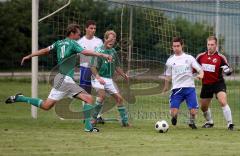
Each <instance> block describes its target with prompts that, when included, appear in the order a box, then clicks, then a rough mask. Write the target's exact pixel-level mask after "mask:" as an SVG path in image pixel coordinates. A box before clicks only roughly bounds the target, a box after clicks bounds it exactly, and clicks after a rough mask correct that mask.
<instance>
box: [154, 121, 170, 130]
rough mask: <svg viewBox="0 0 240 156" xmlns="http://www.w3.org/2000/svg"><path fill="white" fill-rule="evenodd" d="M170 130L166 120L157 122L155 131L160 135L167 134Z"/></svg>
mask: <svg viewBox="0 0 240 156" xmlns="http://www.w3.org/2000/svg"><path fill="white" fill-rule="evenodd" d="M168 128H169V125H168V123H167V121H165V120H161V121H157V122H156V124H155V129H156V131H157V132H159V133H166V132H167V131H168Z"/></svg>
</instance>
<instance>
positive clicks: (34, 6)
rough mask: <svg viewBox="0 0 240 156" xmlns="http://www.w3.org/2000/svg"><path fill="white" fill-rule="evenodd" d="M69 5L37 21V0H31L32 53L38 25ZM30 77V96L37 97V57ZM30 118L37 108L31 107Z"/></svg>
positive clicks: (35, 48) (35, 115)
mask: <svg viewBox="0 0 240 156" xmlns="http://www.w3.org/2000/svg"><path fill="white" fill-rule="evenodd" d="M70 3H71V0H68V2H67V3H66V4H65V5H63V6H62V7H60V8H59V9H57V10H56V11H54V12H52V13H50V14H48V15H46V16H44V17H42V18H41V19H38V16H39V0H32V52H34V51H37V50H38V23H39V22H41V21H43V20H45V19H47V18H49V17H51V16H53V15H54V14H56V13H57V12H59V11H61V10H62V9H64V8H65V7H67V6H68V5H69V4H70ZM31 72H32V77H31V81H32V83H31V94H32V97H33V98H36V97H38V57H33V58H32V71H31ZM31 116H32V117H33V118H35V119H36V118H37V107H35V106H31Z"/></svg>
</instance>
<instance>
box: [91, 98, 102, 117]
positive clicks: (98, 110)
mask: <svg viewBox="0 0 240 156" xmlns="http://www.w3.org/2000/svg"><path fill="white" fill-rule="evenodd" d="M102 107H103V104H102V102H99V101H96V104H95V109H94V112H93V119H97V116H98V114H99V112H100V111H101V109H102Z"/></svg>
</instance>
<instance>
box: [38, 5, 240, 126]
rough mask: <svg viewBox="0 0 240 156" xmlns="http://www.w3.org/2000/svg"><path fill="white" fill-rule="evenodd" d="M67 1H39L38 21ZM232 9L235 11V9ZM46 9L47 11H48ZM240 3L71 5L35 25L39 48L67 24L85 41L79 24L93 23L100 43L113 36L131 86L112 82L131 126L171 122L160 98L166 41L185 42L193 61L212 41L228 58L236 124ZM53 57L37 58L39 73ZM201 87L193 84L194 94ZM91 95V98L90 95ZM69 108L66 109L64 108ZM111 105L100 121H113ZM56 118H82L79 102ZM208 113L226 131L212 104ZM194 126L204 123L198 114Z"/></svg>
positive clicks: (183, 115)
mask: <svg viewBox="0 0 240 156" xmlns="http://www.w3.org/2000/svg"><path fill="white" fill-rule="evenodd" d="M64 3H66V1H50V0H49V1H44V2H43V1H42V2H41V3H40V10H39V16H40V17H43V16H46V15H48V14H50V13H51V12H53V11H54V10H56V9H57V8H58V7H59V6H61V5H62V4H64ZM234 4H235V5H234ZM50 6H51V7H50ZM239 10H240V5H239V2H238V3H237V2H235V1H234V2H230V1H195V0H194V1H189V0H188V1H184V0H182V1H181V0H180V1H171V0H170V1H114V0H112V1H111V0H108V1H107V0H106V1H92V0H89V1H88V0H83V1H77V0H72V1H71V4H70V5H69V6H68V7H66V8H64V9H63V10H61V11H59V12H58V13H56V14H54V15H52V16H50V17H49V18H47V19H45V20H43V21H42V22H40V23H39V45H40V47H44V46H47V45H49V44H51V43H52V42H53V41H55V40H56V39H61V38H64V30H65V28H66V27H67V25H68V24H70V23H73V22H74V23H78V24H79V25H80V26H81V30H82V35H84V24H85V22H86V21H87V20H89V19H93V20H95V21H96V23H97V32H96V36H98V37H99V38H102V39H103V34H104V32H105V31H106V30H110V29H112V30H114V31H115V32H116V33H117V44H116V45H115V48H116V50H117V52H118V54H119V57H120V58H121V64H122V67H123V69H124V71H125V72H128V73H131V74H133V75H132V76H131V80H130V82H125V81H124V80H122V79H121V78H119V76H117V77H116V78H115V80H116V83H117V84H118V86H119V89H120V91H121V94H122V95H123V97H124V99H125V102H124V103H125V105H126V106H127V108H128V111H129V117H130V118H131V119H132V120H149V121H156V120H159V119H165V120H168V121H170V115H169V101H168V100H169V99H168V96H169V92H170V91H169V92H168V93H167V94H163V93H162V89H163V84H164V75H163V72H164V69H165V63H166V60H167V58H168V57H169V56H170V55H171V54H172V51H171V40H172V37H174V36H180V37H182V38H183V39H184V43H185V46H184V51H185V52H187V53H189V54H191V55H192V56H194V57H195V56H196V55H197V54H198V53H200V52H203V51H204V50H206V38H207V37H208V36H210V35H216V36H217V38H218V39H219V51H220V52H221V53H223V54H224V55H225V56H227V58H228V61H229V62H230V64H231V66H232V67H233V69H234V74H233V76H231V77H226V82H227V87H228V92H227V93H228V103H229V105H230V107H231V109H232V114H233V120H234V122H235V123H236V124H237V123H239V122H240V121H239V119H240V117H239V114H240V112H239V111H240V109H239V105H238V98H239V94H240V90H239V87H238V85H236V84H237V82H238V72H239V61H240V60H239V55H238V53H239V51H238V50H239V49H240V47H239V46H240V45H239V43H240V38H239V36H240V30H239V24H240V20H239V16H240V11H239ZM54 57H55V56H54V55H51V56H50V57H44V58H40V60H39V71H43V72H50V71H51V69H52V68H53V67H54V66H55V65H56V61H55V58H54ZM75 79H76V82H79V69H77V67H76V72H75ZM200 86H201V83H200V82H199V81H196V88H197V94H198V95H199V93H200ZM93 95H96V93H93ZM66 103H71V105H66ZM114 103H115V102H114V101H113V99H111V98H109V99H108V100H107V101H105V104H104V109H103V111H102V112H103V117H106V118H109V120H111V119H113V120H115V119H117V118H118V113H117V112H116V109H115V107H114V106H115V105H114ZM56 107H57V108H56V113H57V115H58V116H60V117H61V118H66V119H74V118H81V116H80V115H79V114H81V113H79V112H81V110H82V108H81V102H76V101H70V102H63V103H62V104H60V105H58V106H56ZM211 109H212V113H213V118H214V121H215V123H216V125H217V126H225V120H224V118H223V113H222V109H221V107H220V106H219V104H218V102H217V100H216V99H213V100H212V104H211ZM187 121H188V110H187V107H186V104H185V103H183V104H182V105H181V108H180V114H179V122H180V124H181V123H186V122H187ZM197 121H198V122H199V124H202V123H203V122H204V119H203V117H202V113H201V111H200V110H199V112H198V117H197Z"/></svg>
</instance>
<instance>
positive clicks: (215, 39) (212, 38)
mask: <svg viewBox="0 0 240 156" xmlns="http://www.w3.org/2000/svg"><path fill="white" fill-rule="evenodd" d="M210 40H214V41H215V43H217V42H218V41H217V37H215V36H209V37H208V38H207V41H210Z"/></svg>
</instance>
